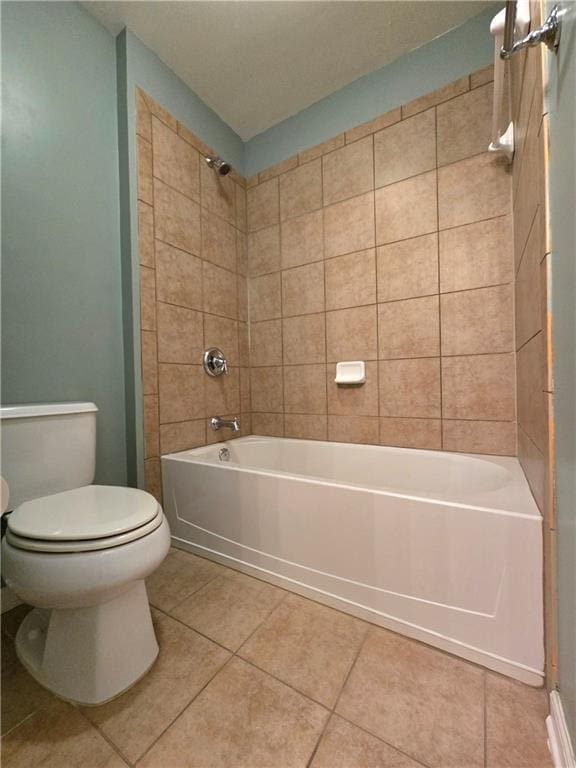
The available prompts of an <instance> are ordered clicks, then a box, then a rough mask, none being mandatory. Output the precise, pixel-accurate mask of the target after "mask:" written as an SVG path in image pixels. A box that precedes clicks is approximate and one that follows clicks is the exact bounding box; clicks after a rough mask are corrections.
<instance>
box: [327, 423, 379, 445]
mask: <svg viewBox="0 0 576 768" xmlns="http://www.w3.org/2000/svg"><path fill="white" fill-rule="evenodd" d="M328 440H332V441H334V442H336V443H366V444H368V445H378V418H377V417H376V416H328Z"/></svg>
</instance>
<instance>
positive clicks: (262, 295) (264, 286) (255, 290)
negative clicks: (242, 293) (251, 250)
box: [248, 272, 282, 322]
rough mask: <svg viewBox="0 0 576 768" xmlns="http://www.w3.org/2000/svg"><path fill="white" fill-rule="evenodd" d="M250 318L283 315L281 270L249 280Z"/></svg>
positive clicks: (268, 318) (261, 318)
mask: <svg viewBox="0 0 576 768" xmlns="http://www.w3.org/2000/svg"><path fill="white" fill-rule="evenodd" d="M248 297H249V304H250V320H251V321H254V322H255V321H258V320H272V319H273V318H275V317H281V315H282V294H281V288H280V272H275V273H273V274H271V275H264V276H262V277H253V278H250V280H249V281H248Z"/></svg>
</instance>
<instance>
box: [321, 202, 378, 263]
mask: <svg viewBox="0 0 576 768" xmlns="http://www.w3.org/2000/svg"><path fill="white" fill-rule="evenodd" d="M373 247H374V193H373V192H368V193H367V194H365V195H360V196H359V197H353V198H351V199H350V200H344V201H343V202H341V203H335V204H334V205H330V206H328V207H327V208H324V256H325V258H327V259H329V258H331V257H332V256H340V255H342V254H344V253H352V252H354V251H363V250H365V249H366V248H373Z"/></svg>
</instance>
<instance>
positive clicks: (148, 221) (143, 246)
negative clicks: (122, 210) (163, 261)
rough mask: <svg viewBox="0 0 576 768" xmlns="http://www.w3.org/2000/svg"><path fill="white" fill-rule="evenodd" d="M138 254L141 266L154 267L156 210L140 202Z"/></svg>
mask: <svg viewBox="0 0 576 768" xmlns="http://www.w3.org/2000/svg"><path fill="white" fill-rule="evenodd" d="M138 253H139V256H140V264H142V265H143V266H145V267H152V268H153V267H154V208H152V206H151V205H148V204H147V203H143V202H142V201H141V200H139V201H138Z"/></svg>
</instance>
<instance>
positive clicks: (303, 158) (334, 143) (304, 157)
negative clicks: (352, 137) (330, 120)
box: [298, 133, 344, 165]
mask: <svg viewBox="0 0 576 768" xmlns="http://www.w3.org/2000/svg"><path fill="white" fill-rule="evenodd" d="M343 146H344V134H343V133H339V134H338V135H337V136H333V137H332V138H331V139H326V141H323V142H321V143H320V144H316V145H315V146H313V147H310V149H306V150H304V152H300V153H299V154H298V162H299V163H300V165H304V163H309V162H310V161H311V160H315V159H316V158H317V157H321V156H322V155H325V154H327V153H328V152H333V151H334V150H335V149H338V147H343Z"/></svg>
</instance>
